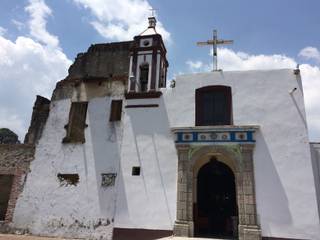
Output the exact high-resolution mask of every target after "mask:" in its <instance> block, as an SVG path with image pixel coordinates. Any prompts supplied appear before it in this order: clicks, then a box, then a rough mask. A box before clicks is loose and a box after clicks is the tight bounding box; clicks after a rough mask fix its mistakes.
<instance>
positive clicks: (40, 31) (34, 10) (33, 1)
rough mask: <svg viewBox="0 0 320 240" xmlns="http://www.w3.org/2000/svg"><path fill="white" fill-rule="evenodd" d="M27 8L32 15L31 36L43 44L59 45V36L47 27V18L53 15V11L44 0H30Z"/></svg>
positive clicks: (30, 22)
mask: <svg viewBox="0 0 320 240" xmlns="http://www.w3.org/2000/svg"><path fill="white" fill-rule="evenodd" d="M25 10H26V11H27V12H28V13H29V14H30V16H31V18H30V21H29V28H30V34H31V36H32V37H34V38H35V39H36V40H38V41H40V42H41V43H43V44H46V45H48V46H52V47H57V46H58V45H59V40H58V38H57V37H56V36H54V35H51V34H50V33H49V32H48V31H47V29H46V24H47V21H46V18H47V17H48V16H51V15H52V11H51V9H50V8H49V7H48V6H47V5H46V3H45V2H44V0H29V5H28V6H27V7H26V8H25Z"/></svg>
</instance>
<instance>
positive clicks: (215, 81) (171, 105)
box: [163, 69, 320, 239]
mask: <svg viewBox="0 0 320 240" xmlns="http://www.w3.org/2000/svg"><path fill="white" fill-rule="evenodd" d="M300 81H301V79H300V76H299V75H294V73H293V70H287V69H284V70H272V71H242V72H237V71H235V72H213V73H200V74H190V75H182V76H178V77H177V79H176V87H175V88H173V89H167V90H163V91H164V98H165V103H166V106H167V111H168V115H169V121H170V126H171V127H189V126H194V125H195V89H197V88H200V87H204V86H210V85H226V86H231V88H232V102H233V106H232V107H233V120H234V125H251V124H252V125H259V126H260V130H259V131H258V133H257V134H256V136H255V137H256V146H255V150H254V167H255V182H256V197H257V212H258V220H259V222H260V224H261V228H262V235H263V236H268V237H283V238H298V239H320V227H319V215H318V207H317V200H316V190H315V184H314V177H313V171H312V163H311V155H310V147H309V140H308V135H307V126H306V116H305V109H304V102H303V95H302V89H301V82H300ZM294 88H296V90H294V91H293V92H292V90H293V89H294ZM290 92H292V93H290Z"/></svg>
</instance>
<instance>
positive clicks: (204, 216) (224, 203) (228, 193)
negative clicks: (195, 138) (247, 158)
mask: <svg viewBox="0 0 320 240" xmlns="http://www.w3.org/2000/svg"><path fill="white" fill-rule="evenodd" d="M196 174H197V177H196V182H195V184H196V185H197V187H196V189H197V192H196V194H195V197H196V202H195V203H194V214H193V218H194V227H195V229H194V235H195V236H197V237H236V235H237V227H238V223H237V219H238V208H237V200H236V199H237V198H236V182H235V174H234V172H233V171H232V169H231V168H230V167H229V166H228V165H226V164H225V163H223V162H221V161H218V160H217V158H216V157H211V158H210V160H209V161H208V162H207V163H205V164H204V165H202V167H201V168H200V169H199V171H198V172H197V173H196Z"/></svg>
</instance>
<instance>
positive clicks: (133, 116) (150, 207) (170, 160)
mask: <svg viewBox="0 0 320 240" xmlns="http://www.w3.org/2000/svg"><path fill="white" fill-rule="evenodd" d="M145 104H158V105H159V106H158V107H154V108H146V107H145V108H143V107H142V108H125V113H124V118H123V124H124V136H123V142H122V148H121V164H120V169H121V171H120V176H119V178H118V183H117V184H118V185H117V187H118V194H117V206H116V217H115V227H118V228H138V229H141V228H142V229H161V230H172V229H173V224H174V220H175V217H176V215H175V214H176V199H177V197H176V195H177V187H176V186H177V153H176V149H175V145H174V140H173V137H172V134H171V132H170V128H169V124H168V123H169V121H168V116H167V112H166V109H165V106H164V102H163V99H162V98H160V99H139V100H127V101H126V102H125V105H145ZM134 166H138V167H141V174H140V176H132V167H134Z"/></svg>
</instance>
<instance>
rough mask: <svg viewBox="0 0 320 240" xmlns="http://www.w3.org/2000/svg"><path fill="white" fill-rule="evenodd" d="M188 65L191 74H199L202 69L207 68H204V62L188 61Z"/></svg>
mask: <svg viewBox="0 0 320 240" xmlns="http://www.w3.org/2000/svg"><path fill="white" fill-rule="evenodd" d="M186 64H187V65H188V67H189V69H190V70H191V72H198V71H199V70H200V69H203V68H206V66H204V64H203V62H201V61H192V60H188V61H187V62H186Z"/></svg>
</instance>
